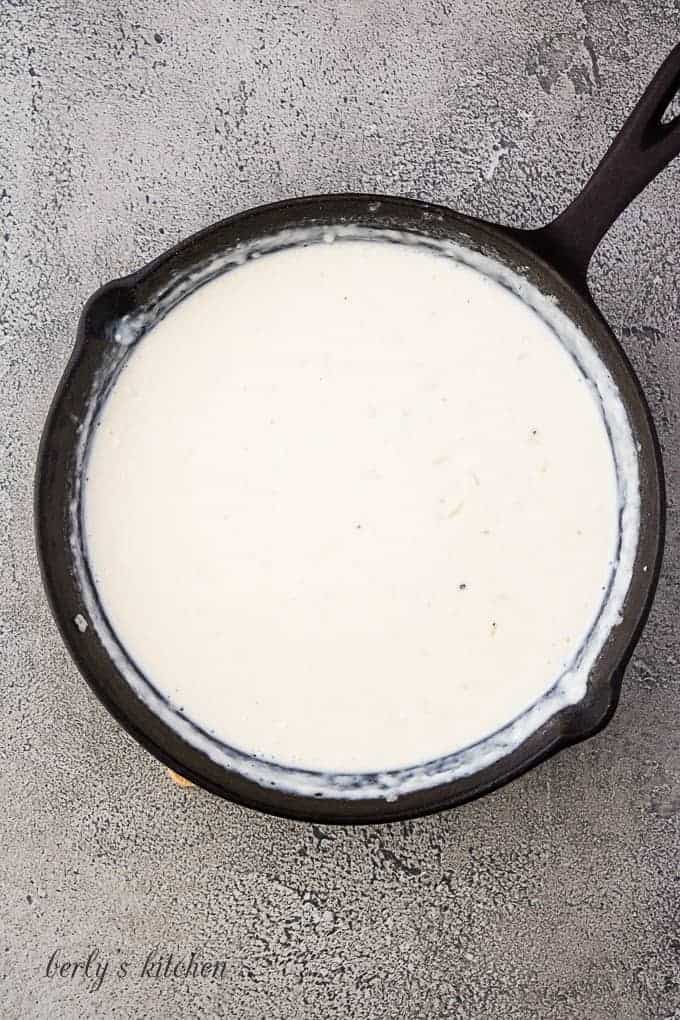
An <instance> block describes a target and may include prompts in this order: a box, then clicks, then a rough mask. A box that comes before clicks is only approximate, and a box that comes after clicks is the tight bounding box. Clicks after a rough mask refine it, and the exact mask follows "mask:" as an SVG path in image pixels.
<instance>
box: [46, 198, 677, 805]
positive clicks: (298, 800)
mask: <svg viewBox="0 0 680 1020" xmlns="http://www.w3.org/2000/svg"><path fill="white" fill-rule="evenodd" d="M338 224H342V225H352V226H361V227H367V228H373V229H383V230H384V229H391V230H399V231H404V232H410V233H413V234H416V235H419V236H425V237H429V238H433V239H436V240H442V239H444V240H451V241H454V242H456V243H459V244H462V245H465V246H466V247H468V248H470V249H472V250H474V251H479V252H480V253H482V254H484V255H487V256H490V257H492V258H494V259H496V260H498V261H500V262H501V263H503V264H504V265H506V266H508V267H510V268H511V269H513V270H515V271H516V272H518V273H519V274H520V275H522V276H524V277H526V278H527V279H528V280H529V281H530V282H531V283H533V284H534V285H535V286H536V287H538V288H539V289H540V290H541V291H542V292H543V293H545V294H548V295H552V296H553V297H554V298H555V299H556V300H557V302H558V303H559V305H560V307H561V308H562V310H563V311H564V312H565V313H566V314H567V315H568V316H569V317H570V318H571V319H572V320H573V322H574V323H575V324H576V325H577V326H578V327H579V328H580V329H581V331H582V332H583V333H584V334H585V335H586V336H587V337H588V338H589V339H590V341H591V342H592V344H593V346H594V347H595V349H596V350H597V352H598V354H599V355H600V357H601V359H602V361H603V362H604V364H605V365H606V366H607V368H608V369H609V371H610V373H611V375H612V377H613V379H614V382H615V383H616V385H617V387H618V390H619V393H620V395H621V398H622V400H623V403H624V405H625V408H626V411H627V413H628V418H629V422H630V425H631V429H632V432H633V436H634V439H635V442H636V443H637V445H638V451H639V454H638V455H639V471H640V496H641V508H640V534H639V542H638V549H637V553H636V560H635V565H634V570H633V578H632V582H631V585H630V588H629V590H628V593H627V595H626V599H625V603H624V606H623V612H622V615H623V619H622V622H621V624H620V625H619V626H618V627H616V628H614V629H613V630H612V631H611V633H610V635H609V638H608V640H607V642H606V644H605V646H604V648H603V650H602V652H601V653H600V655H599V657H598V659H597V661H596V663H595V666H594V668H593V670H592V672H591V675H590V678H589V682H588V689H587V693H586V696H585V698H584V699H583V700H582V701H581V702H580V703H579V704H578V705H575V706H573V707H571V708H569V709H565V710H564V711H562V712H560V713H559V714H557V715H555V716H553V717H552V718H551V719H549V720H548V721H547V722H546V723H545V724H544V725H543V726H542V727H541V728H540V729H538V730H537V731H536V732H534V733H533V734H532V735H531V736H530V737H529V738H528V739H527V740H526V741H525V742H524V743H523V744H522V745H521V746H520V747H519V748H517V749H516V750H514V751H512V752H511V753H509V754H508V755H507V756H506V757H504V758H502V759H500V760H498V761H497V762H496V763H495V764H493V765H491V766H489V767H487V768H483V769H481V770H480V771H478V772H476V773H475V774H474V775H471V776H469V777H466V778H461V779H457V780H455V781H453V782H449V783H445V784H440V785H437V786H434V787H432V788H429V789H425V790H419V791H418V792H413V793H408V794H405V795H402V796H399V797H397V798H396V799H395V800H392V801H388V800H385V799H383V798H371V799H356V800H355V799H350V798H347V799H336V798H326V797H324V798H318V797H309V796H299V795H293V794H289V793H286V792H283V791H282V790H280V789H278V788H269V787H265V786H261V785H259V784H258V783H255V782H252V781H250V780H248V779H245V778H244V777H243V776H242V775H240V774H239V773H238V772H236V771H231V770H227V769H225V768H224V767H222V766H220V765H217V764H215V762H213V761H212V760H211V759H210V758H209V757H208V756H207V755H206V754H204V753H203V752H201V751H199V750H197V749H196V748H195V747H194V746H193V745H191V744H190V743H188V742H187V741H185V740H184V739H182V738H181V737H180V736H179V735H178V734H177V733H176V732H175V731H174V730H173V729H172V728H171V727H170V726H168V725H167V724H166V723H165V722H163V721H162V720H161V719H160V718H159V717H158V716H157V715H156V714H155V713H154V712H153V711H151V710H150V709H149V708H148V707H147V706H146V705H145V704H144V703H143V702H142V701H141V700H140V698H139V697H138V695H137V694H136V693H135V691H134V690H133V689H132V688H131V687H130V685H129V684H128V682H127V681H126V680H125V678H124V676H123V674H122V673H121V672H120V670H119V669H118V667H117V666H116V664H115V662H114V661H113V658H112V657H111V656H110V654H109V653H108V652H107V650H106V648H105V647H104V644H103V643H102V640H101V637H100V635H99V634H98V633H97V630H96V629H95V628H94V627H93V626H89V627H87V628H86V629H84V630H82V631H81V629H80V628H79V627H78V626H77V625H76V623H75V620H76V617H79V615H83V616H84V615H86V610H85V609H84V605H83V595H82V590H81V583H80V579H79V572H78V567H77V565H76V561H75V558H74V552H73V548H72V541H71V539H72V534H71V532H72V505H73V501H74V500H76V499H77V496H78V493H77V490H76V477H77V451H78V445H79V440H80V430H81V429H82V428H83V427H85V426H84V423H85V422H86V418H87V413H88V407H89V406H90V402H91V395H92V391H93V387H94V388H95V389H96V390H97V392H99V394H100V397H101V396H103V394H104V393H105V390H106V385H107V382H108V383H110V381H111V380H112V379H113V378H114V376H115V374H116V372H117V371H118V370H119V369H120V367H121V364H122V360H123V359H124V358H125V350H124V349H121V347H120V345H119V344H118V343H116V341H115V340H114V339H113V337H114V332H115V330H116V327H117V325H118V324H119V323H120V321H121V318H122V317H123V316H124V315H126V314H128V313H130V312H134V311H135V310H136V309H139V308H141V307H147V306H149V307H152V306H153V304H154V302H156V301H157V300H158V299H159V297H160V296H161V295H163V294H164V293H166V292H167V290H168V287H169V285H170V283H171V282H172V281H173V280H176V279H177V278H178V277H183V276H186V275H187V274H188V273H190V272H191V271H192V270H195V269H196V268H197V267H200V266H203V265H205V263H206V261H208V260H210V259H211V258H213V257H214V256H216V255H219V254H221V253H223V252H225V251H228V250H230V249H232V248H233V247H234V246H235V245H237V244H242V243H248V242H250V241H255V240H257V239H259V238H263V237H268V236H271V235H274V234H277V233H279V232H280V231H283V230H287V229H290V228H312V227H319V226H321V227H326V226H327V227H331V228H332V227H334V226H337V225H338ZM537 233H538V232H534V234H530V233H526V234H523V233H521V232H518V231H512V230H506V229H504V228H501V227H497V226H494V225H492V224H488V223H484V222H481V221H477V220H472V219H469V218H467V217H464V216H460V215H458V214H456V213H454V212H451V211H450V210H448V209H446V208H442V207H439V206H434V205H429V204H425V203H422V202H415V201H410V200H407V199H399V198H387V197H384V196H376V195H353V194H345V195H322V196H318V197H311V198H302V199H296V200H293V201H289V202H282V203H278V204H275V205H269V206H261V207H259V208H257V209H254V210H251V211H249V212H245V213H242V214H239V215H237V216H234V217H232V218H230V219H227V220H223V221H222V222H220V223H218V224H216V225H215V226H212V227H210V228H208V229H207V230H204V231H202V232H201V233H199V234H196V235H195V236H193V237H192V238H190V239H188V240H187V241H185V242H183V243H182V244H180V245H177V246H176V247H175V248H172V249H171V250H170V251H168V252H167V253H165V254H164V255H162V256H161V257H160V258H159V259H157V260H155V261H154V262H152V263H150V264H149V265H148V266H146V267H145V268H144V269H142V270H140V271H139V272H138V273H135V274H133V275H132V276H129V277H126V278H124V279H121V280H117V281H114V282H112V283H110V284H108V285H107V286H105V287H103V288H102V289H101V290H99V291H98V292H97V293H96V294H95V295H94V296H93V297H92V298H91V299H90V301H89V302H88V304H87V305H86V307H85V310H84V312H83V315H82V317H81V320H80V324H79V327H78V336H77V342H76V346H75V349H74V351H73V354H72V356H71V360H70V362H69V364H68V366H67V369H66V371H65V374H64V377H63V379H62V381H61V384H60V386H59V389H58V392H57V394H56V396H55V399H54V402H53V404H52V407H51V410H50V413H49V417H48V420H47V423H46V426H45V430H44V433H43V438H42V443H41V447H40V452H39V457H38V466H37V476H36V503H35V526H36V537H37V546H38V551H39V557H40V562H41V569H42V573H43V580H44V585H45V589H46V592H47V594H48V597H49V600H50V604H51V607H52V612H53V614H54V617H55V620H56V622H57V624H58V626H59V629H60V631H61V634H62V637H63V639H64V641H65V643H66V645H67V647H68V649H69V651H70V653H71V655H72V657H73V659H74V661H75V662H76V664H77V666H78V668H79V670H80V672H81V673H82V674H83V676H84V678H85V679H86V680H87V682H88V683H89V684H90V686H91V687H92V689H93V690H94V692H95V694H96V695H97V696H98V697H99V699H100V700H101V701H102V702H103V704H104V705H105V706H106V707H107V708H108V709H109V711H110V712H111V713H112V714H113V715H114V716H115V717H116V718H117V719H118V721H119V722H120V723H121V724H122V725H123V726H124V727H125V728H126V729H127V730H128V732H129V733H130V734H131V735H132V736H133V737H135V739H136V740H138V741H139V743H140V744H142V745H143V746H144V747H146V748H147V749H148V750H149V751H151V752H152V754H154V755H155V756H156V757H157V758H158V759H159V760H160V761H162V762H164V763H165V764H166V765H168V766H170V767H171V768H172V769H174V770H175V771H177V772H179V773H181V774H182V775H184V776H186V777H187V778H188V779H190V780H191V781H192V782H194V783H196V784H198V785H200V786H203V787H205V788H206V789H208V790H210V791H211V792H213V793H216V794H218V795H220V796H222V797H225V798H226V799H228V800H231V801H234V802H236V803H239V804H244V805H247V806H249V807H253V808H257V809H258V810H260V811H264V812H267V813H270V814H275V815H281V816H285V817H290V818H297V819H303V820H310V821H316V822H324V823H345V824H347V823H352V824H359V823H368V822H371V823H375V822H388V821H395V820H398V819H404V818H410V817H413V816H416V815H423V814H427V813H430V812H433V811H438V810H441V809H442V808H448V807H453V806H454V805H457V804H461V803H463V802H464V801H467V800H470V799H472V798H475V797H478V796H480V795H481V794H483V793H486V792H488V791H489V790H492V789H494V788H496V787H498V786H501V785H503V784H504V783H506V782H508V781H509V780H511V779H513V778H514V777H516V776H518V775H520V774H521V773H523V772H525V771H526V770H527V769H529V768H531V767H533V766H534V765H536V764H537V763H538V762H540V761H542V760H543V759H545V758H547V757H548V756H550V755H552V754H554V753H555V752H556V751H559V750H560V749H562V748H564V747H566V746H568V745H570V744H573V743H576V742H578V741H580V740H583V739H584V738H586V737H588V736H590V735H592V734H594V733H595V732H597V731H598V730H599V729H601V728H602V727H603V726H604V725H606V723H607V722H608V720H609V719H610V718H611V716H612V714H613V712H614V710H615V708H616V704H617V702H618V698H619V694H620V690H621V683H622V680H623V674H624V670H625V667H626V664H627V663H628V660H629V658H630V656H631V654H632V652H633V649H634V648H635V645H636V643H637V640H638V638H639V636H640V633H641V630H642V627H643V625H644V622H645V620H646V617H647V614H648V612H649V608H650V606H651V602H652V598H653V595H654V591H655V588H656V584H657V578H658V573H659V568H660V564H661V555H662V548H663V538H664V520H665V509H664V508H665V500H664V483H663V470H662V463H661V456H660V452H659V444H658V440H657V437H656V433H655V430H654V426H653V423H652V419H651V416H650V413H649V409H648V407H647V404H646V401H645V399H644V396H643V393H642V390H641V387H640V385H639V383H638V381H637V379H636V377H635V374H634V372H633V369H632V368H631V365H630V363H629V362H628V359H627V358H626V356H625V354H624V352H623V351H622V349H621V347H620V346H619V344H618V342H617V341H616V339H615V337H614V336H613V334H612V332H611V330H610V329H609V327H608V326H607V324H606V322H605V321H604V319H603V318H602V316H601V315H600V313H599V311H598V310H597V308H596V307H595V305H594V303H593V301H592V299H591V298H590V296H589V294H588V292H587V289H586V288H585V287H584V286H581V285H580V283H581V281H580V279H579V278H577V276H576V275H575V274H573V273H565V275H561V274H560V273H559V272H558V271H557V270H556V269H554V268H553V267H552V266H551V265H550V264H549V262H548V261H546V258H547V257H549V252H546V241H545V237H542V238H540V239H537V238H536V234H537ZM538 252H540V254H539V253H538ZM583 275H584V278H585V272H584V274H583ZM570 281H571V282H570Z"/></svg>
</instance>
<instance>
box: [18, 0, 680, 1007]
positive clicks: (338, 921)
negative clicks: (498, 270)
mask: <svg viewBox="0 0 680 1020" xmlns="http://www.w3.org/2000/svg"><path fill="white" fill-rule="evenodd" d="M679 36H680V2H678V0H533V2H532V0H446V2H443V0H374V2H367V0H344V2H340V3H333V2H331V0H316V2H311V0H310V2H306V0H302V2H299V3H288V2H283V0H248V2H245V0H241V2H238V0H225V2H220V0H183V2H181V3H177V4H171V3H167V2H163V0H146V2H144V3H140V2H125V0H118V2H115V3H114V2H109V0H90V2H88V3H85V2H84V0H68V2H55V0H2V2H0V38H2V40H3V42H2V60H1V61H0V67H1V74H2V88H1V92H0V220H1V222H0V247H1V250H2V260H1V262H0V315H1V318H0V327H1V335H0V345H1V346H0V377H1V380H2V382H1V387H2V389H1V393H2V397H1V402H0V415H1V419H2V422H1V425H0V456H1V460H0V520H1V522H2V525H1V526H2V537H1V538H0V564H1V566H2V583H1V586H0V628H1V630H0V663H1V673H2V689H1V702H0V705H1V710H0V787H1V790H2V793H1V797H2V800H1V820H0V848H1V853H0V882H1V887H2V896H1V902H0V1015H1V1016H2V1017H3V1020H24V1018H29V1020H33V1018H47V1017H50V1018H53V1017H57V1018H63V1020H73V1018H86V1017H106V1018H110V1017H126V1018H127V1017H130V1018H133V1017H134V1018H135V1020H143V1018H147V1017H148V1018H157V1017H163V1018H164V1020H185V1018H188V1017H208V1018H213V1017H229V1018H232V1017H238V1018H243V1020H250V1018H262V1020H278V1018H286V1020H291V1018H314V1020H316V1018H323V1020H331V1018H336V1017H337V1018H343V1020H344V1018H348V1017H358V1018H366V1020H379V1018H383V1017H384V1018H390V1020H396V1018H400V1020H401V1018H406V1020H415V1018H423V1020H436V1018H440V1017H441V1018H443V1017H447V1018H448V1017H452V1018H453V1017H455V1018H458V1017H460V1018H475V1020H476V1018H484V1020H487V1018H489V1020H490V1018H497V1017H498V1018H500V1017H502V1018H504V1020H514V1018H516V1020H534V1018H536V1020H571V1018H581V1017H587V1018H588V1020H670V1018H678V1017H680V899H679V897H678V890H679V885H680V883H679V873H678V850H679V846H680V841H679V836H680V753H679V749H678V720H679V716H680V709H679V706H680V690H679V687H678V657H679V655H680V635H679V629H680V625H679V622H678V621H679V610H680V581H679V578H680V523H679V519H678V512H677V511H678V500H679V497H680V455H679V453H678V450H679V449H680V414H679V411H680V348H679V346H678V313H679V311H680V267H679V266H678V254H679V250H680V249H679V244H680V241H679V238H680V201H679V198H680V161H679V162H677V163H676V164H675V165H674V166H673V167H671V168H670V169H669V170H668V171H666V172H665V173H664V174H663V175H662V177H661V178H660V179H659V180H658V181H657V183H655V184H654V186H653V187H651V188H649V190H648V191H647V192H646V193H645V195H644V196H643V197H642V198H641V199H640V200H639V201H638V202H636V203H635V205H634V206H633V207H632V208H631V209H630V210H629V211H628V212H627V213H626V214H625V215H624V216H623V217H622V218H621V220H620V221H619V223H618V224H617V226H616V227H615V228H614V229H613V230H612V231H611V233H610V235H609V236H608V238H607V239H606V240H605V242H604V243H603V245H602V247H601V249H600V251H599V253H598V256H597V258H596V260H595V262H594V264H593V267H592V280H593V287H594V291H595V294H596V297H597V298H598V300H599V301H600V302H601V307H602V309H603V311H604V313H605V314H606V315H607V317H608V318H609V320H610V321H611V323H612V325H613V327H614V328H615V329H616V331H617V332H618V334H619V336H620V337H621V338H622V340H623V342H624V344H625V347H626V349H627V351H628V353H629V355H630V357H631V358H632V360H633V362H634V364H635V367H636V369H637V371H638V372H639V374H640V377H641V379H642V382H643V384H644V386H645V388H646V391H647V393H648V395H649V398H650V400H651V404H652V408H653V412H654V415H655V418H656V422H657V424H658V427H659V431H660V435H661V439H662V442H663V447H664V454H665V462H666V469H667V475H668V497H669V507H670V514H669V529H668V549H667V556H666V562H665V569H664V573H663V577H662V580H661V584H660V589H659V594H658V597H657V601H656V605H655V609H654V611H653V613H652V616H651V618H650V621H649V625H648V628H647V630H646V633H645V635H644V639H643V640H642V642H641V644H640V646H639V649H638V652H637V655H636V657H635V659H634V661H633V663H632V665H631V668H630V670H629V674H628V680H627V684H626V687H625V694H624V698H623V702H622V705H621V707H620V710H619V712H618V714H617V716H616V718H615V720H614V722H613V723H612V724H611V726H610V727H609V729H608V730H607V731H606V732H605V733H604V734H602V735H601V736H599V737H597V738H596V739H594V740H592V741H590V742H588V743H586V744H584V745H581V746H580V747H578V748H574V749H572V750H569V751H567V752H565V753H563V754H562V755H560V756H559V757H558V758H556V759H554V760H552V761H550V762H549V763H547V764H545V765H543V766H542V767H541V768H540V769H539V770H537V771H535V772H533V773H532V774H530V775H528V776H526V777H525V778H523V779H521V780H520V781H518V782H516V783H514V784H513V785H512V786H510V787H508V788H506V789H504V790H502V791H500V792H498V793H496V794H494V795H493V796H491V797H489V798H487V799H486V800H484V801H482V802H478V803H475V804H471V805H469V806H467V807H465V808H462V809H460V810H458V811H456V812H451V813H448V814H443V815H441V816H438V817H433V818H428V819H425V820H421V821H416V822H413V823H405V824H398V825H393V826H390V827H386V828H380V829H371V828H354V829H344V830H343V829H330V828H320V827H314V826H307V825H301V824H295V823H289V822H284V821H277V820H275V819H270V818H264V817H259V816H257V815H256V814H253V813H250V812H248V811H245V810H241V809H239V808H236V807H231V806H229V805H227V804H224V803H221V802H220V801H218V800H216V799H213V798H211V797H210V796H208V795H207V794H204V793H202V792H200V791H189V792H185V791H182V790H180V789H178V788H176V787H174V786H172V785H171V784H170V783H169V782H168V781H167V780H166V778H165V775H164V773H163V771H162V770H161V768H160V767H159V766H158V765H157V764H156V763H155V762H154V761H153V759H151V758H150V757H149V756H147V754H146V753H144V752H142V751H141V750H140V749H139V748H138V747H137V745H136V744H135V743H133V741H132V740H131V739H129V738H128V737H127V736H126V735H125V734H124V733H123V732H122V731H121V730H120V728H119V727H118V726H117V725H116V724H115V723H114V722H113V721H112V720H111V718H109V716H108V715H107V714H106V713H105V711H104V710H103V708H101V707H100V705H99V703H98V702H97V701H95V699H94V697H93V696H92V695H91V694H90V693H89V690H88V688H87V687H86V685H85V684H84V683H83V682H82V681H81V680H80V678H79V677H78V675H77V673H76V671H75V669H74V667H73V666H72V665H71V663H70V661H69V659H68V658H67V655H66V653H65V651H64V650H63V648H62V646H61V643H60V641H59V638H58V636H57V633H56V629H55V627H54V625H53V623H52V621H51V618H50V615H49V612H48V609H47V606H46V603H45V599H44V597H43V594H42V590H41V585H40V580H39V576H38V568H37V563H36V556H35V552H34V548H33V537H32V521H31V487H32V474H33V464H34V459H35V455H36V449H37V444H38V438H39V434H40V430H41V427H42V423H43V420H44V417H45V414H46V411H47V408H48V405H49V402H50V398H51V396H52V393H53V391H54V388H55V386H56V384H57V381H58V379H59V377H60V375H61V373H62V370H63V368H64V365H65V363H66V360H67V357H68V354H69V350H70V347H71V343H72V338H73V335H74V326H75V323H76V320H77V317H78V314H79V310H80V308H81V306H82V304H83V302H84V300H85V299H86V297H87V296H88V295H89V294H90V292H91V291H93V290H94V289H95V288H96V287H98V286H99V284H100V283H102V282H104V281H106V280H108V279H110V278H111V277H113V276H116V275H119V274H123V273H127V272H129V271H130V270H132V269H135V268H137V267H138V266H140V265H141V264H142V263H144V262H145V261H146V260H148V259H150V258H152V257H153V256H155V255H156V254H158V253H159V252H161V251H162V250H163V249H164V248H165V247H167V246H168V245H170V244H171V243H173V242H175V241H176V240H179V239H180V238H181V237H183V236H184V235H186V234H188V233H190V232H192V231H195V230H197V229H198V228H200V227H202V226H204V225H206V224H209V223H210V222H212V221H213V220H215V219H218V218H220V217H223V216H225V215H227V214H229V213H232V212H235V211H237V210H239V209H242V208H244V207H247V206H250V205H253V204H256V203H259V202H266V201H270V200H273V199H277V198H282V197H284V196H289V195H301V194H304V193H308V192H318V191H326V190H344V189H353V190H369V191H381V192H387V193H396V194H404V195H412V196H417V197H419V198H424V199H433V200H435V201H438V202H444V203H450V204H452V205H454V206H455V207H457V208H458V209H461V210H463V211H465V212H469V213H473V214H479V215H482V216H486V217H489V218H492V219H499V220H501V221H503V222H507V223H514V224H518V225H531V224H533V225H537V224H539V223H542V222H544V221H546V220H548V219H549V218H550V217H551V216H552V215H553V214H554V213H555V212H556V211H557V210H559V209H560V208H561V207H562V206H564V204H565V203H566V202H567V200H568V199H569V198H570V196H572V195H574V194H575V192H576V190H577V188H578V186H579V185H580V184H581V183H582V182H583V181H584V180H585V178H586V176H587V174H588V173H589V171H590V170H591V169H592V167H593V166H594V165H595V163H596V162H597V160H598V158H599V157H600V156H601V154H602V153H603V151H604V148H605V146H606V142H607V140H608V139H609V138H610V136H611V135H612V134H613V132H614V131H615V129H616V128H617V127H618V126H619V124H620V123H621V121H622V119H623V117H624V115H625V113H626V112H627V110H628V109H629V107H630V106H631V104H632V102H633V101H634V99H635V98H636V96H637V94H638V93H639V92H640V90H641V88H642V87H643V85H644V84H645V83H646V82H647V80H648V78H649V77H650V76H651V74H652V73H653V71H654V70H655V69H656V66H657V65H658V64H659V63H660V61H661V60H662V58H663V57H664V56H665V54H666V52H667V51H668V50H669V49H670V48H671V47H672V45H673V44H674V43H675V42H676V41H677V38H678V37H679ZM94 947H97V948H98V950H99V953H100V961H103V960H105V959H108V960H109V961H110V966H109V970H108V972H107V975H106V977H105V980H104V982H103V984H102V986H101V988H99V989H98V990H96V991H92V990H90V986H89V985H88V984H86V983H84V982H83V981H82V980H81V979H80V978H79V977H78V978H76V979H73V980H69V979H65V978H55V977H53V978H48V977H46V976H45V970H46V965H47V961H48V958H49V956H50V955H51V953H52V952H53V951H54V950H55V949H56V948H59V950H60V954H61V956H60V959H64V960H67V959H70V960H75V959H83V958H84V957H85V956H86V955H87V953H88V952H89V951H90V950H92V949H93V948H94ZM154 947H159V949H160V950H165V951H166V952H169V951H174V952H175V954H185V953H187V952H189V951H190V950H191V949H195V950H201V951H202V953H203V956H204V957H205V958H211V959H217V960H224V961H225V962H226V966H225V971H224V979H223V980H222V981H210V980H203V979H197V980H193V981H184V980H181V979H175V978H172V977H170V978H167V979H160V980H155V979H153V978H148V977H147V978H142V977H141V976H140V971H141V968H142V965H143V963H144V959H145V957H146V955H147V953H148V952H149V950H151V949H153V948H154ZM121 961H126V962H128V964H129V973H128V976H127V977H125V978H120V977H117V976H116V975H115V974H114V973H113V972H114V969H115V968H117V966H118V965H119V964H120V962H121Z"/></svg>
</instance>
